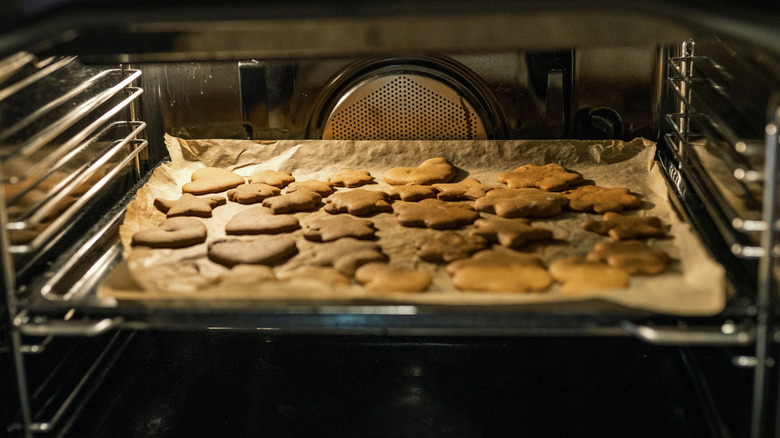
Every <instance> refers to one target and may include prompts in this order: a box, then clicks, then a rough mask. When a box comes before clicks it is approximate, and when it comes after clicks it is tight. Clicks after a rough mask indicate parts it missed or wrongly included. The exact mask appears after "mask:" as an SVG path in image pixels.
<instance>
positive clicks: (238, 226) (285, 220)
mask: <svg viewBox="0 0 780 438" xmlns="http://www.w3.org/2000/svg"><path fill="white" fill-rule="evenodd" d="M298 228H300V225H299V224H298V219H297V218H296V217H295V216H291V215H275V214H273V211H272V210H271V209H270V208H265V207H255V208H250V209H248V210H244V211H241V212H239V213H236V215H235V216H233V217H232V218H231V219H230V221H228V223H227V224H226V225H225V234H278V233H287V232H290V231H295V230H297V229H298Z"/></svg>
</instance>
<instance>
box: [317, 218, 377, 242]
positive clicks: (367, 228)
mask: <svg viewBox="0 0 780 438" xmlns="http://www.w3.org/2000/svg"><path fill="white" fill-rule="evenodd" d="M375 233H376V228H374V223H373V222H371V221H370V220H368V219H353V218H352V217H350V216H344V215H341V216H337V217H321V218H317V219H312V220H310V221H308V222H306V224H305V225H304V227H303V237H305V238H306V239H308V240H311V241H314V242H330V241H333V240H337V239H341V238H342V237H354V238H355V239H361V240H371V239H373V238H374V237H375Z"/></svg>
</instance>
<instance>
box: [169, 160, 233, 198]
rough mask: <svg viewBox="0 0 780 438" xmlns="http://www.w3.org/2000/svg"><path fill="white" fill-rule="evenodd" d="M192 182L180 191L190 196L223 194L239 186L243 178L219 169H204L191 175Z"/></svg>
mask: <svg viewBox="0 0 780 438" xmlns="http://www.w3.org/2000/svg"><path fill="white" fill-rule="evenodd" d="M191 179H192V181H191V182H188V183H186V184H184V186H182V188H181V191H182V192H183V193H190V194H192V195H205V194H208V193H218V192H224V191H225V190H228V189H232V188H233V187H237V186H239V185H241V184H244V177H243V176H241V175H237V174H235V173H233V172H231V171H229V170H227V169H222V168H220V167H204V168H201V169H198V170H196V171H195V172H193V173H192V177H191Z"/></svg>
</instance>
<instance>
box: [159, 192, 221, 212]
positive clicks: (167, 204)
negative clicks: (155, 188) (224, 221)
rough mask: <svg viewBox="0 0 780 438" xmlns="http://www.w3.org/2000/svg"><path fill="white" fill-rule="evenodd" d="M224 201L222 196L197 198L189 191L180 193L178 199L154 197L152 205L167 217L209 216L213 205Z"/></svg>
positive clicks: (215, 205)
mask: <svg viewBox="0 0 780 438" xmlns="http://www.w3.org/2000/svg"><path fill="white" fill-rule="evenodd" d="M226 203H227V201H226V200H225V197H224V196H207V197H204V198H199V197H197V196H195V195H191V194H189V193H185V194H183V195H181V198H179V199H173V200H171V199H162V198H156V199H155V200H154V206H155V207H157V209H158V210H160V211H161V212H163V213H165V215H166V216H168V217H177V216H197V217H211V212H212V210H213V209H214V208H215V207H217V206H220V205H225V204H226Z"/></svg>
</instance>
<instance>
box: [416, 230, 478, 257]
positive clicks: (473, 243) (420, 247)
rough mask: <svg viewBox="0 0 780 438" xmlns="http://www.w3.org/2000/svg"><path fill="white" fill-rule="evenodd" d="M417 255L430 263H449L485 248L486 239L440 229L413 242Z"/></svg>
mask: <svg viewBox="0 0 780 438" xmlns="http://www.w3.org/2000/svg"><path fill="white" fill-rule="evenodd" d="M415 246H416V247H417V256H418V257H420V258H421V259H422V260H425V261H426V262H431V263H449V262H451V261H454V260H458V259H465V258H466V257H468V256H470V255H472V254H474V253H475V252H478V251H482V250H484V249H486V248H487V247H488V246H489V244H488V241H487V240H485V239H484V238H482V237H480V236H464V235H462V234H460V233H457V232H455V231H450V230H446V231H441V232H437V233H435V234H434V235H432V236H428V237H424V238H422V239H419V240H417V242H415Z"/></svg>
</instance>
